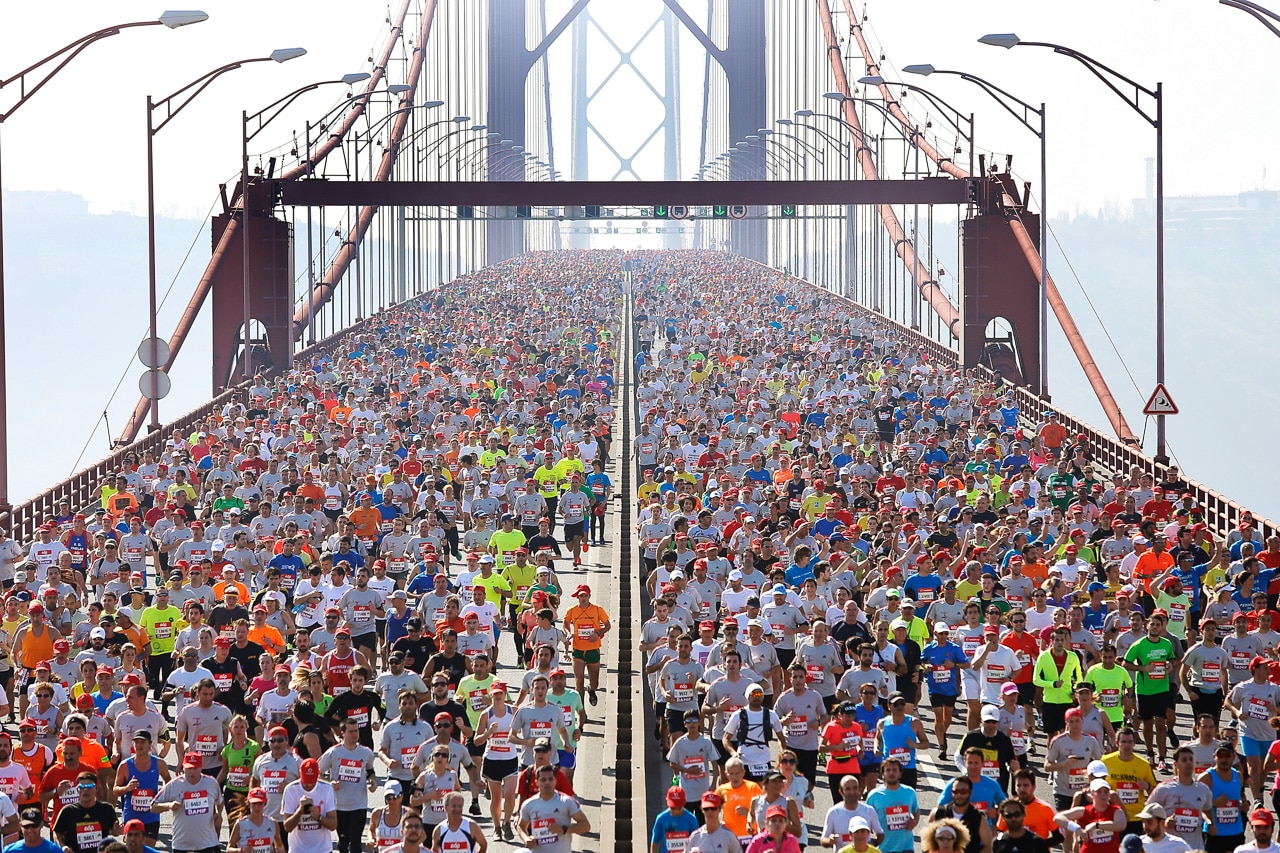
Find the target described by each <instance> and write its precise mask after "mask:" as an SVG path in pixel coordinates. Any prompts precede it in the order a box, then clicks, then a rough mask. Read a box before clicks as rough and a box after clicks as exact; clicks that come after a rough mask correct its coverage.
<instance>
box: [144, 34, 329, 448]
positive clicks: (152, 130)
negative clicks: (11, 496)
mask: <svg viewBox="0 0 1280 853" xmlns="http://www.w3.org/2000/svg"><path fill="white" fill-rule="evenodd" d="M306 52H307V51H306V50H305V49H303V48H301V47H288V48H281V49H279V50H274V51H272V52H271V55H270V56H259V57H254V58H252V59H242V60H240V61H239V62H228V63H227V64H226V65H221V66H219V67H217V68H215V69H213V70H212V71H209V72H207V73H205V74H202V75H201V76H199V77H197V78H196V79H195V80H192V81H191V82H190V83H188V84H187V85H185V86H183V87H182V88H181V89H179V90H178V91H176V92H174V93H173V94H172V95H169V96H168V97H166V98H161V99H160V100H158V101H154V100H152V98H151V96H150V95H147V300H148V315H149V320H150V329H149V335H150V337H149V341H150V344H151V363H152V364H153V365H154V366H153V367H152V368H151V382H150V394H149V395H148V396H149V397H150V398H151V424H150V426H149V427H148V429H149V430H150V431H151V432H154V431H156V430H158V429H160V400H159V396H160V394H159V391H160V357H159V356H160V339H159V338H158V337H157V330H156V311H157V306H156V181H155V152H154V147H155V136H156V134H157V133H159V132H160V131H161V130H163V129H164V128H165V126H166V125H167V124H169V122H171V121H173V120H174V119H175V118H177V117H178V113H180V112H182V111H183V110H184V109H186V107H187V105H188V104H190V103H191V102H192V101H193V100H195V99H196V97H198V96H199V95H200V93H201V92H203V91H204V90H205V89H207V88H208V87H209V84H211V83H212V82H213V81H214V80H215V79H216V78H218V77H221V76H222V75H223V74H226V73H227V72H228V71H235V70H236V69H237V68H241V67H243V66H245V65H249V64H250V63H254V62H288V61H289V60H290V59H297V58H298V57H299V56H304V55H306ZM175 101H176V102H177V103H176V105H175ZM161 107H163V108H164V118H163V119H162V120H161V121H160V123H159V124H156V120H155V116H156V112H157V111H158V110H159V109H160V108H161ZM246 338H247V331H246Z"/></svg>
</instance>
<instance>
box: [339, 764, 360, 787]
mask: <svg viewBox="0 0 1280 853" xmlns="http://www.w3.org/2000/svg"><path fill="white" fill-rule="evenodd" d="M363 779H364V762H363V761H361V760H359V759H357V758H343V759H339V761H338V781H339V782H360V781H361V780H363Z"/></svg>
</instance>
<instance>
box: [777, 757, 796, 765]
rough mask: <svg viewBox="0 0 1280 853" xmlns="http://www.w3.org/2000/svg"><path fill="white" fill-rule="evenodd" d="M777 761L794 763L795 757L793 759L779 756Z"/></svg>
mask: <svg viewBox="0 0 1280 853" xmlns="http://www.w3.org/2000/svg"><path fill="white" fill-rule="evenodd" d="M778 763H779V764H795V763H796V759H794V758H779V759H778Z"/></svg>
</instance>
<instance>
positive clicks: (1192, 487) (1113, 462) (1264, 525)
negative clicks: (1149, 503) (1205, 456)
mask: <svg viewBox="0 0 1280 853" xmlns="http://www.w3.org/2000/svg"><path fill="white" fill-rule="evenodd" d="M770 269H772V267H771V268H770ZM792 278H795V276H792ZM796 281H800V282H803V283H804V284H806V285H808V286H809V287H812V288H814V289H816V290H819V291H821V292H822V293H823V294H825V295H827V296H830V297H833V298H834V299H836V300H838V301H840V302H843V303H845V304H847V305H849V306H850V307H851V308H853V309H854V310H856V311H858V312H861V313H862V314H864V315H867V316H869V317H871V318H874V319H875V320H876V321H877V322H879V323H880V324H881V325H883V326H888V327H890V328H892V329H893V330H894V332H895V333H896V334H897V335H898V336H899V337H900V338H901V339H903V340H905V341H909V342H910V343H911V345H912V346H915V347H919V348H920V349H921V350H922V351H924V352H926V353H928V354H929V357H930V358H934V359H937V360H938V361H939V362H940V363H943V364H946V365H948V366H950V367H955V368H959V367H960V355H959V353H958V352H957V351H956V350H953V349H951V348H950V347H948V346H946V345H945V344H941V343H939V342H937V341H935V340H934V339H932V338H930V337H928V336H927V335H923V334H921V333H920V332H918V331H916V330H915V329H912V328H911V327H909V326H904V325H903V324H901V323H899V322H897V321H896V320H892V319H890V318H888V317H886V316H884V315H883V314H880V313H879V312H877V311H874V310H872V309H870V308H868V307H867V306H865V305H862V304H861V303H859V302H855V301H854V300H852V299H850V298H849V297H847V296H843V295H841V294H839V293H835V292H833V291H830V290H827V289H826V288H823V287H819V286H818V285H816V284H814V283H812V282H810V281H805V280H804V279H800V278H796ZM978 370H979V372H980V373H981V374H982V375H984V376H985V377H987V378H989V379H990V380H991V381H992V382H994V383H996V384H998V385H999V384H1004V385H1006V387H1008V388H1009V390H1010V391H1011V393H1012V395H1013V399H1014V401H1015V402H1017V404H1018V410H1019V411H1020V412H1021V413H1022V418H1023V421H1024V425H1025V426H1027V427H1033V426H1035V425H1036V424H1037V423H1038V421H1037V420H1036V419H1037V418H1039V417H1040V415H1041V413H1042V412H1046V411H1053V412H1057V414H1058V417H1059V420H1060V422H1061V423H1062V425H1063V426H1064V427H1065V428H1066V429H1067V431H1068V432H1069V433H1070V434H1072V435H1077V434H1081V433H1083V434H1085V435H1087V436H1089V447H1090V449H1091V450H1092V452H1093V461H1094V464H1095V465H1096V466H1097V467H1098V468H1100V469H1103V470H1104V471H1105V472H1106V473H1108V474H1113V473H1116V472H1123V473H1125V474H1128V473H1130V472H1132V471H1133V470H1134V469H1135V468H1136V469H1138V470H1139V471H1141V472H1143V473H1147V474H1151V475H1152V476H1153V477H1155V478H1156V479H1157V482H1158V481H1159V480H1160V479H1161V477H1162V475H1163V474H1164V473H1165V472H1166V471H1167V470H1168V469H1167V466H1164V465H1160V464H1158V463H1157V462H1156V461H1155V459H1153V458H1151V457H1150V456H1148V455H1146V454H1145V453H1143V452H1142V451H1141V450H1139V449H1138V448H1135V447H1131V446H1130V445H1127V444H1125V443H1124V442H1122V441H1120V440H1119V439H1117V438H1116V437H1115V436H1113V435H1111V434H1110V433H1108V432H1104V431H1103V430H1101V429H1099V428H1097V427H1095V426H1093V425H1092V424H1089V423H1086V422H1085V421H1083V420H1081V419H1079V418H1077V417H1076V416H1074V415H1072V414H1070V413H1069V412H1065V411H1063V410H1062V409H1060V408H1058V407H1057V406H1055V405H1053V404H1052V403H1051V402H1049V401H1047V400H1045V399H1044V398H1043V397H1040V396H1039V395H1037V394H1035V393H1033V392H1032V391H1030V390H1029V389H1027V388H1024V387H1022V386H1020V385H1011V384H1009V383H1007V382H1005V380H1004V379H1003V378H1002V377H1001V376H1000V375H999V374H997V373H996V372H995V371H993V370H990V369H988V368H986V367H980V368H978ZM1179 474H1181V472H1179ZM1181 479H1182V480H1183V481H1184V482H1185V483H1186V484H1187V487H1188V488H1187V491H1188V492H1190V493H1191V494H1192V495H1193V496H1194V498H1195V502H1196V504H1197V505H1199V506H1200V507H1203V508H1204V517H1205V524H1206V525H1207V526H1208V528H1209V530H1210V531H1211V532H1212V533H1213V534H1214V535H1215V536H1219V537H1226V536H1227V534H1229V533H1230V532H1231V531H1233V530H1237V529H1238V528H1239V524H1240V519H1241V518H1242V517H1243V516H1244V514H1245V513H1246V512H1247V513H1249V514H1251V515H1252V516H1253V519H1254V522H1255V526H1254V529H1255V530H1256V531H1257V532H1258V533H1259V534H1260V535H1261V536H1262V537H1263V539H1264V540H1265V539H1266V538H1267V537H1268V536H1272V535H1274V534H1276V533H1278V532H1280V524H1277V523H1276V522H1275V521H1273V520H1271V519H1269V518H1263V517H1262V516H1259V515H1258V514H1257V513H1253V512H1252V511H1251V510H1249V509H1248V508H1247V507H1245V506H1244V505H1242V504H1240V503H1239V502H1238V501H1234V500H1232V499H1231V498H1228V497H1227V496H1226V495H1224V494H1222V493H1221V492H1218V491H1216V490H1214V489H1211V488H1210V487H1208V486H1206V485H1204V484H1203V483H1199V482H1196V481H1194V480H1190V479H1187V477H1186V476H1185V475H1182V476H1181Z"/></svg>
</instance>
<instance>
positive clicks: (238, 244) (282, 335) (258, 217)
mask: <svg viewBox="0 0 1280 853" xmlns="http://www.w3.org/2000/svg"><path fill="white" fill-rule="evenodd" d="M261 186H262V185H260V184H256V183H250V192H249V198H250V200H251V201H250V204H249V209H250V213H249V255H248V258H249V260H248V267H249V268H248V273H249V282H250V286H249V314H250V317H251V318H252V319H253V320H255V321H257V322H258V323H260V324H261V325H262V327H263V328H265V330H266V335H265V337H262V336H255V337H254V338H253V339H252V340H251V341H250V344H251V345H252V346H253V348H254V349H253V367H254V371H255V372H259V371H261V372H264V373H265V372H269V371H272V370H280V369H283V368H284V367H285V365H286V364H287V363H288V360H289V352H290V348H291V347H292V345H293V344H292V341H291V339H290V325H291V322H292V317H293V313H292V312H293V275H292V263H291V261H292V258H293V231H292V228H291V227H290V225H289V223H288V222H285V221H284V220H281V219H277V218H276V217H274V216H269V215H267V213H266V208H267V205H266V196H265V193H262V192H259V187H261ZM267 186H274V185H272V184H268V185H267ZM239 216H240V212H239V211H232V212H230V213H222V214H219V215H217V216H215V217H214V219H213V228H212V231H213V234H212V237H213V246H214V248H215V250H216V248H217V246H218V241H219V240H220V239H221V238H222V232H223V231H224V230H226V228H227V225H228V223H230V222H231V221H232V220H233V219H236V220H238V219H239ZM243 241H244V229H243V228H237V229H236V230H235V233H234V234H233V235H232V241H231V246H230V247H229V251H228V256H229V257H231V258H235V259H236V260H237V261H239V260H240V259H241V258H242V257H244V255H243V252H244V242H243ZM244 272H245V270H244V264H242V263H227V264H219V265H218V266H217V269H216V271H215V274H214V277H213V282H212V287H211V290H212V291H213V393H214V394H219V393H221V392H222V391H223V390H225V389H226V388H228V387H230V386H231V385H235V384H236V383H237V382H239V381H240V380H241V378H242V377H241V375H240V373H241V371H242V370H243V367H242V362H241V360H240V359H241V358H242V357H243V356H242V350H241V345H242V342H243V338H244V337H246V335H244V334H242V327H243V326H244V286H245V281H244Z"/></svg>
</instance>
